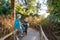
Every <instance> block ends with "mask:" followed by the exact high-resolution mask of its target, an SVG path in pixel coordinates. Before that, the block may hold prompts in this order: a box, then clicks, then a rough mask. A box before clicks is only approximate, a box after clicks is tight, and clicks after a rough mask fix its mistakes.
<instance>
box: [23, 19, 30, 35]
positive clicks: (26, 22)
mask: <svg viewBox="0 0 60 40" xmlns="http://www.w3.org/2000/svg"><path fill="white" fill-rule="evenodd" d="M28 26H29V25H28V18H25V19H24V23H23V27H24V28H25V30H24V32H25V33H26V35H27V29H28Z"/></svg>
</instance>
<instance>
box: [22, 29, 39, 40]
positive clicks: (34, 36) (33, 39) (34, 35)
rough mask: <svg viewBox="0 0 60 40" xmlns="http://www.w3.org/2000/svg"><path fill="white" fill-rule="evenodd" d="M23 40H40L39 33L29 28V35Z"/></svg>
mask: <svg viewBox="0 0 60 40" xmlns="http://www.w3.org/2000/svg"><path fill="white" fill-rule="evenodd" d="M22 40H40V37H39V32H37V31H36V30H34V29H32V28H28V32H27V35H26V36H24V37H23V39H22Z"/></svg>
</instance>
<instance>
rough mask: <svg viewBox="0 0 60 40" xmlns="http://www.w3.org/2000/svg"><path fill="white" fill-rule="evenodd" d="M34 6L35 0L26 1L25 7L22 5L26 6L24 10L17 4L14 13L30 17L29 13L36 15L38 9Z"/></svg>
mask: <svg viewBox="0 0 60 40" xmlns="http://www.w3.org/2000/svg"><path fill="white" fill-rule="evenodd" d="M35 4H37V3H36V2H35V0H27V1H26V3H25V5H23V6H26V8H24V7H23V6H22V5H21V4H20V3H18V4H17V5H16V11H17V12H20V13H21V14H23V15H30V13H33V14H37V9H38V8H37V6H35Z"/></svg>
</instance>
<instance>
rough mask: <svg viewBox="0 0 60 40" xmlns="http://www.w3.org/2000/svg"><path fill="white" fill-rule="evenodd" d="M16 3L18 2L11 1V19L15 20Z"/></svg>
mask: <svg viewBox="0 0 60 40" xmlns="http://www.w3.org/2000/svg"><path fill="white" fill-rule="evenodd" d="M15 2H16V0H11V17H12V18H13V19H15V17H16V16H15V15H16V14H15Z"/></svg>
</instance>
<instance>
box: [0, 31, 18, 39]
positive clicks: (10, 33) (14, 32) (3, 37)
mask: <svg viewBox="0 0 60 40" xmlns="http://www.w3.org/2000/svg"><path fill="white" fill-rule="evenodd" d="M17 31H18V30H15V31H13V32H11V33H9V34H8V35H6V36H4V37H3V38H1V39H0V40H5V39H6V38H8V37H9V36H11V35H12V34H14V33H16V32H17Z"/></svg>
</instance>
